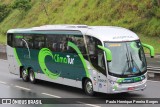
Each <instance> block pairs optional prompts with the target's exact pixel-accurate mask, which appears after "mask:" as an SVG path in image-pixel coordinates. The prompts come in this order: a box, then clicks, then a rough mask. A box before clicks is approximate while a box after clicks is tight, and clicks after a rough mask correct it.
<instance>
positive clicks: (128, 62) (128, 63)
mask: <svg viewBox="0 0 160 107" xmlns="http://www.w3.org/2000/svg"><path fill="white" fill-rule="evenodd" d="M126 57H127V65H128V69H130V60H129V55H128V54H127V53H126ZM127 71H128V70H127ZM125 72H126V70H124V71H123V72H122V75H124V73H125Z"/></svg>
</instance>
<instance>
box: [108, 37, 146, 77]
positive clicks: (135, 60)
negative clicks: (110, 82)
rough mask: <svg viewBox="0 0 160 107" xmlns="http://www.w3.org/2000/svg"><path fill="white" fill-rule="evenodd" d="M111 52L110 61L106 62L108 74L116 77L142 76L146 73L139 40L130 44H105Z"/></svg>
mask: <svg viewBox="0 0 160 107" xmlns="http://www.w3.org/2000/svg"><path fill="white" fill-rule="evenodd" d="M105 47H106V48H108V49H110V50H111V52H112V58H113V59H112V61H111V62H108V68H109V74H111V75H115V76H118V77H131V76H138V75H142V74H144V73H145V72H146V71H147V64H146V59H145V55H144V51H143V47H142V45H141V43H140V41H139V40H136V41H130V42H105Z"/></svg>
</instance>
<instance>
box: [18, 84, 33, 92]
mask: <svg viewBox="0 0 160 107" xmlns="http://www.w3.org/2000/svg"><path fill="white" fill-rule="evenodd" d="M15 87H16V88H20V89H24V90H27V91H29V90H31V89H29V88H25V87H21V86H18V85H16V86H15Z"/></svg>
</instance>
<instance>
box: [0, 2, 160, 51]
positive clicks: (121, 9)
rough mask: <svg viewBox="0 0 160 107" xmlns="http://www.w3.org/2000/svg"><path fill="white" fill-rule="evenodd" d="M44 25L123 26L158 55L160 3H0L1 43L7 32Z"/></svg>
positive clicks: (159, 46) (159, 49)
mask: <svg viewBox="0 0 160 107" xmlns="http://www.w3.org/2000/svg"><path fill="white" fill-rule="evenodd" d="M16 1H17V2H16ZM20 1H24V2H20ZM18 3H19V4H18ZM4 5H5V6H6V7H5V8H4V7H3V8H1V7H2V6H4ZM2 9H3V10H2ZM46 24H87V25H106V26H108V25H109V26H121V27H125V28H128V29H130V30H132V31H134V32H136V33H137V34H138V35H139V36H140V38H141V40H142V41H143V42H146V43H149V44H151V45H153V46H154V47H155V48H156V52H158V53H160V0H88V1H86V0H0V42H1V43H5V41H6V38H5V34H6V31H7V30H8V29H11V28H22V27H32V26H40V25H46Z"/></svg>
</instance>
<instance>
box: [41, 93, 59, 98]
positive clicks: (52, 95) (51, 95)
mask: <svg viewBox="0 0 160 107" xmlns="http://www.w3.org/2000/svg"><path fill="white" fill-rule="evenodd" d="M41 94H43V95H48V96H51V97H55V98H61V97H60V96H56V95H52V94H48V93H41Z"/></svg>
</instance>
